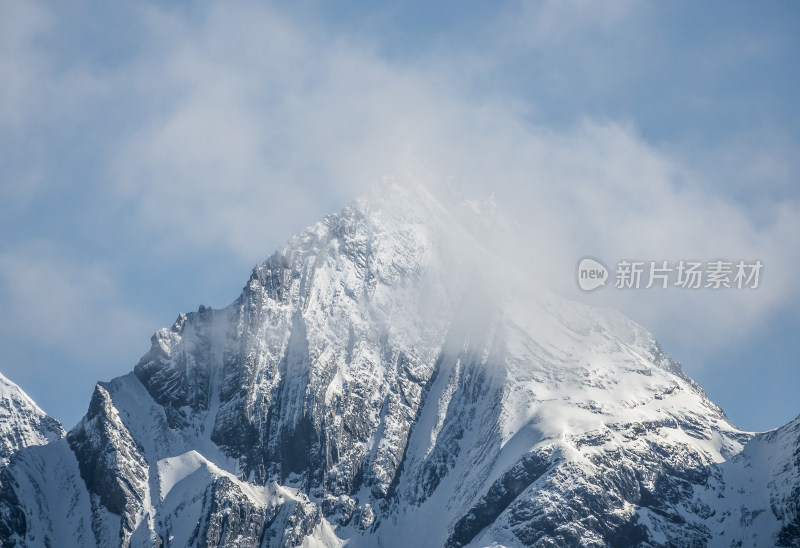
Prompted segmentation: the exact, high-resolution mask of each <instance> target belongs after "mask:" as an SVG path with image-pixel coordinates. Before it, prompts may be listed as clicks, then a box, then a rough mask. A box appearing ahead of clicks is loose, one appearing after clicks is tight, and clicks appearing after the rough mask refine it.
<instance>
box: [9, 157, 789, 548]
mask: <svg viewBox="0 0 800 548" xmlns="http://www.w3.org/2000/svg"><path fill="white" fill-rule="evenodd" d="M487 208H490V204H488V203H487V204H476V203H470V202H466V201H464V200H462V199H460V198H459V197H457V195H456V194H455V193H454V192H453V191H452V189H449V188H448V187H447V183H446V182H443V181H439V180H437V178H436V177H435V176H434V175H431V174H430V173H428V172H426V171H425V170H424V169H423V170H419V169H418V170H416V171H413V172H409V173H400V174H398V175H397V176H395V177H393V178H389V179H387V181H385V183H384V188H383V189H382V190H381V191H380V193H379V194H377V195H375V196H372V197H370V198H367V199H364V200H358V201H356V202H354V203H353V204H351V205H350V206H348V207H347V208H345V209H344V210H343V211H342V212H340V213H338V214H336V215H331V216H329V217H327V218H325V219H323V220H322V221H320V222H319V223H317V224H315V225H313V226H311V227H310V228H309V229H307V230H306V231H305V232H303V233H301V234H300V235H298V236H296V237H295V238H293V239H292V240H290V241H289V243H288V244H287V245H286V246H285V247H284V248H283V249H281V250H279V251H278V252H276V253H275V254H274V255H273V256H271V257H270V258H269V259H268V260H267V261H266V262H264V263H263V264H262V265H261V266H259V267H257V268H255V269H254V271H253V273H252V275H251V277H250V279H249V280H248V282H247V284H246V285H245V287H244V289H243V291H242V294H241V296H240V297H239V298H238V299H237V300H236V301H235V302H234V303H233V304H231V305H230V306H228V307H227V308H224V309H221V310H214V309H210V308H204V307H201V308H200V309H199V310H198V311H197V312H195V313H190V314H181V315H180V316H179V317H178V320H177V321H176V322H175V324H174V325H173V326H172V327H171V328H169V329H162V330H159V331H158V332H157V333H156V334H155V335H154V336H153V338H152V345H151V348H150V351H149V352H148V353H147V354H145V355H144V356H143V357H142V359H141V360H140V361H139V363H138V364H137V365H136V366H135V368H134V370H133V372H132V373H130V374H128V375H126V376H123V377H120V378H118V379H115V380H113V381H111V382H109V383H100V384H98V386H97V387H96V389H95V393H94V395H93V397H92V401H91V403H90V406H89V410H88V412H87V414H86V416H85V417H84V419H83V420H82V421H81V422H80V423H79V424H78V425H77V426H76V427H75V428H74V429H73V430H72V431H70V433H69V434H68V435H67V437H66V438H65V439H61V440H60V441H55V442H53V443H50V444H49V445H46V446H43V447H33V448H29V449H24V450H22V451H19V452H18V453H17V456H16V457H15V458H14V459H13V460H14V462H12V464H11V465H10V466H8V467H7V468H6V469H5V471H4V472H3V475H2V484H3V486H2V492H0V542H2V543H3V545H13V544H15V543H19V544H22V545H30V546H47V545H52V546H56V545H63V542H65V541H66V540H68V541H69V545H72V546H94V545H102V546H112V545H123V546H209V545H215V546H259V547H264V546H266V547H277V546H326V547H333V546H341V545H343V543H344V542H345V541H347V545H348V546H356V547H358V546H387V547H388V546H398V547H400V546H432V547H433V546H442V547H443V546H447V547H463V546H475V547H477V546H491V545H504V546H509V547H510V546H608V545H611V546H637V545H638V546H670V545H672V546H677V545H681V546H683V545H694V546H705V545H709V546H732V545H734V546H735V545H739V546H745V545H748V546H749V545H756V546H765V545H772V544H778V545H783V546H797V545H798V543H800V535H799V534H798V527H799V524H800V522H798V502H797V501H798V489H800V479H798V478H800V475H798V467H799V466H800V463H799V462H798V457H797V454H798V451H800V440H799V439H798V425H797V424H796V423H792V424H790V425H787V426H786V427H784V428H782V429H779V430H776V431H773V432H769V433H765V434H758V435H755V436H753V435H751V434H749V433H744V432H741V431H739V430H737V429H736V428H735V427H734V426H732V425H731V424H730V423H729V422H728V420H727V419H726V417H725V416H724V414H723V413H722V411H721V410H720V409H719V408H717V407H716V406H715V405H714V404H713V403H711V402H710V401H709V400H708V399H707V398H706V396H705V394H704V393H703V392H702V390H701V389H700V388H699V387H698V386H697V385H696V384H695V383H694V382H693V381H691V379H689V378H688V377H686V376H685V375H684V374H683V372H682V371H681V368H680V366H679V365H678V364H677V363H675V362H674V361H672V360H671V359H670V358H669V357H668V356H666V355H665V354H664V353H663V352H662V350H661V349H660V347H659V346H658V343H657V342H656V340H655V339H654V338H653V337H652V336H651V335H650V334H649V333H647V332H646V331H645V330H644V329H642V328H641V327H639V326H638V325H636V324H634V323H633V322H630V321H629V320H627V319H626V318H624V317H622V316H621V315H619V314H617V313H614V312H611V311H602V310H593V309H590V308H587V307H585V306H581V305H578V304H576V303H570V302H567V301H564V300H562V299H560V298H558V297H556V296H553V295H551V294H549V293H547V292H546V291H544V290H541V289H538V288H535V287H532V286H531V283H530V281H529V280H528V279H527V277H526V276H525V275H524V274H522V273H519V272H516V271H515V270H514V269H513V268H512V267H510V266H508V265H506V264H505V262H504V261H503V260H502V258H500V257H498V256H497V255H495V254H494V253H493V252H492V249H491V246H488V245H487V244H486V242H487V237H488V236H487V235H488V234H489V233H490V232H491V231H492V230H495V228H494V227H496V223H495V222H494V221H493V220H492V219H491V216H492V212H491V211H486V209H487ZM732 524H733V525H732ZM65 539H66V540H65Z"/></svg>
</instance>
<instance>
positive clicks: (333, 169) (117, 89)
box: [0, 0, 800, 430]
mask: <svg viewBox="0 0 800 548" xmlns="http://www.w3.org/2000/svg"><path fill="white" fill-rule="evenodd" d="M798 30H800V7H799V6H798V4H797V3H796V2H790V1H775V2H770V3H761V4H758V5H757V4H755V3H751V2H705V3H702V4H698V3H696V2H644V1H609V2H602V3H601V2H590V1H579V0H568V1H563V2H561V1H559V2H556V1H540V2H526V3H522V2H459V3H449V2H442V3H437V4H436V5H435V6H431V5H430V3H426V2H421V1H413V2H393V3H380V2H362V1H354V2H340V3H332V2H321V1H320V2H316V1H310V0H309V1H303V2H274V3H267V2H225V3H223V2H215V1H204V2H195V3H180V4H177V3H167V2H164V3H159V2H138V3H135V4H134V3H127V4H124V5H123V4H118V3H103V2H89V1H83V2H77V3H70V5H69V6H66V5H65V4H63V3H59V2H33V1H32V2H13V1H7V0H0V75H2V77H1V78H0V307H2V309H3V311H4V312H3V314H2V318H0V348H2V349H3V352H2V354H0V371H2V372H3V373H4V374H6V375H7V376H8V377H9V378H11V379H12V380H13V381H15V382H17V383H18V384H20V385H21V386H22V387H23V388H24V389H25V390H26V391H27V392H28V393H29V394H31V396H32V397H34V399H36V400H37V402H39V403H40V405H41V406H42V407H43V408H44V409H45V410H46V411H48V412H50V413H52V414H53V415H54V416H56V417H57V418H59V419H61V420H63V421H64V422H65V423H66V425H67V426H70V425H72V424H73V423H74V422H75V421H77V420H78V418H79V417H80V416H81V415H82V414H83V412H84V411H85V408H86V406H87V405H88V401H89V396H90V394H91V391H92V389H93V386H94V383H95V382H96V381H97V380H108V379H110V378H112V377H114V376H116V375H119V374H122V373H125V372H127V371H130V370H131V368H132V367H133V365H134V364H135V363H136V361H137V360H138V358H139V356H141V355H142V354H143V353H144V352H145V351H146V350H147V349H148V347H149V337H150V335H151V334H152V333H153V332H154V331H155V329H157V328H158V327H161V326H165V325H170V324H171V323H172V321H173V320H174V318H175V317H176V316H177V314H178V313H179V312H182V311H189V310H195V309H197V307H198V306H199V305H200V304H204V305H210V306H214V307H221V306H225V305H227V304H228V303H229V302H231V301H232V300H233V299H234V298H235V297H236V296H237V295H238V293H239V291H240V289H241V286H242V285H243V284H244V282H245V281H246V279H247V276H248V275H249V272H250V268H251V267H252V266H253V265H254V264H256V263H259V262H261V261H263V260H264V259H265V258H266V257H267V256H268V255H269V254H270V253H271V252H272V250H274V249H275V248H276V247H278V246H280V245H281V244H282V243H283V242H284V241H285V240H286V239H287V238H288V237H289V236H291V235H292V234H293V233H295V232H297V231H298V230H300V229H302V228H303V227H305V226H306V225H308V224H310V223H312V222H313V221H315V220H316V219H318V218H319V217H321V216H322V215H324V214H326V213H330V212H333V211H336V210H338V209H339V208H341V207H342V206H343V205H344V204H345V203H347V202H348V201H349V200H350V199H352V198H353V197H355V196H356V195H358V194H359V193H360V192H362V191H363V189H364V188H365V187H366V185H368V184H369V183H370V182H372V181H374V180H376V179H377V178H379V177H380V176H381V175H383V174H385V173H387V172H388V171H390V170H391V167H392V165H393V158H394V157H395V155H396V154H397V152H398V150H401V149H402V148H403V147H405V146H408V145H411V146H413V147H414V148H415V149H416V150H418V151H419V152H420V153H422V154H423V155H425V156H426V157H427V158H428V159H429V160H430V161H431V162H433V163H435V164H436V165H438V166H439V167H440V169H441V170H442V171H444V172H446V173H448V174H450V175H452V176H453V177H454V180H455V181H456V183H457V184H458V185H460V186H461V187H462V189H463V191H464V193H465V194H466V195H467V196H470V197H476V198H480V197H483V196H485V195H487V194H489V193H490V192H494V193H495V195H496V196H497V199H498V201H499V202H500V204H501V207H505V208H506V210H507V211H509V214H510V215H513V216H514V217H515V218H517V219H518V220H519V222H520V225H521V230H522V231H524V233H525V234H526V241H527V242H529V243H530V245H529V247H527V248H525V249H520V250H519V255H520V260H521V261H522V264H525V265H527V267H528V268H530V270H531V275H532V277H536V278H538V279H540V280H542V281H543V282H545V283H546V284H547V285H549V286H551V287H553V289H555V290H556V291H558V292H559V293H561V294H563V295H565V296H567V297H569V298H574V299H580V300H582V301H584V302H587V303H589V304H594V305H599V306H611V307H614V308H618V309H620V310H622V311H623V312H624V313H626V314H627V315H628V316H630V317H632V318H633V319H634V320H636V321H638V322H640V323H642V324H643V325H645V326H646V327H647V328H648V329H650V330H651V331H652V332H654V333H655V334H656V336H658V337H659V339H660V340H661V341H662V343H663V345H664V347H665V348H666V349H667V351H669V352H670V353H672V354H673V355H674V356H675V357H677V358H678V359H679V360H680V361H681V362H682V363H683V364H684V368H685V369H686V371H687V372H688V373H689V374H690V375H692V376H693V377H694V378H695V379H697V380H698V381H699V382H700V383H701V384H702V385H703V386H704V388H705V389H706V390H707V392H708V393H709V395H710V396H711V397H712V399H714V400H715V401H716V402H717V403H719V404H720V405H721V406H722V407H723V409H724V410H725V411H726V412H727V413H728V415H729V416H730V417H731V418H732V420H733V421H734V422H735V423H736V424H738V425H740V426H742V427H743V428H748V429H754V430H762V429H768V428H772V427H775V426H778V425H780V424H783V423H785V422H787V421H789V420H791V419H792V418H794V417H795V416H797V415H798V414H800V399H798V398H797V395H796V392H797V391H796V387H797V386H798V385H800V367H798V365H800V364H799V363H798V359H797V357H796V355H797V353H796V351H795V349H794V346H795V345H794V340H795V337H796V335H795V334H796V333H797V332H798V328H799V327H800V316H799V314H798V309H800V307H798V304H800V295H798V288H797V287H796V282H795V280H796V279H797V275H796V273H797V271H798V270H797V269H798V268H800V237H799V236H798V234H800V207H799V206H798V200H800V185H798V177H799V176H800V113H799V112H798V109H797V97H798V96H800V74H799V73H800V64H799V63H797V59H798V58H800V38H798V36H800V33H799V32H798ZM585 255H592V256H596V257H598V258H601V259H603V260H605V261H606V262H607V263H613V262H615V261H617V260H618V259H620V258H624V257H629V258H637V259H641V260H672V261H677V260H679V259H703V260H711V259H716V258H727V259H730V260H737V259H740V258H745V259H755V258H759V259H761V260H762V261H763V262H764V264H765V267H764V277H763V280H762V287H760V288H759V289H758V290H755V291H751V292H744V291H740V292H736V291H727V292H713V291H698V292H688V291H679V290H678V291H676V290H668V291H661V292H659V291H630V292H621V291H613V290H602V291H598V292H594V293H592V294H590V295H586V294H581V293H580V292H579V291H578V290H577V289H576V287H575V283H574V267H575V263H576V261H577V259H578V258H580V257H582V256H585Z"/></svg>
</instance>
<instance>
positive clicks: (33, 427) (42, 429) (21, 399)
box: [0, 374, 65, 465]
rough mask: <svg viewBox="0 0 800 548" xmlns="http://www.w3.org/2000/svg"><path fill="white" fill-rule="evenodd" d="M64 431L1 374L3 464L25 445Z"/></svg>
mask: <svg viewBox="0 0 800 548" xmlns="http://www.w3.org/2000/svg"><path fill="white" fill-rule="evenodd" d="M64 434H65V432H64V428H63V427H62V426H61V423H59V422H58V421H57V420H56V419H54V418H52V417H50V416H48V415H47V414H46V413H45V412H44V411H42V410H41V409H40V408H39V406H38V405H36V403H35V402H34V401H33V400H32V399H31V398H30V397H28V395H27V394H26V393H25V392H24V391H23V390H22V389H21V388H20V387H19V386H17V385H16V384H14V383H13V382H11V381H10V380H8V379H7V378H6V377H4V376H3V375H1V374H0V465H2V464H4V463H6V462H7V461H8V459H9V458H10V457H11V455H13V454H14V453H15V452H17V451H18V450H20V449H22V448H23V447H29V446H32V445H42V444H45V443H48V442H50V441H53V440H56V439H59V438H62V437H63V436H64Z"/></svg>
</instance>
